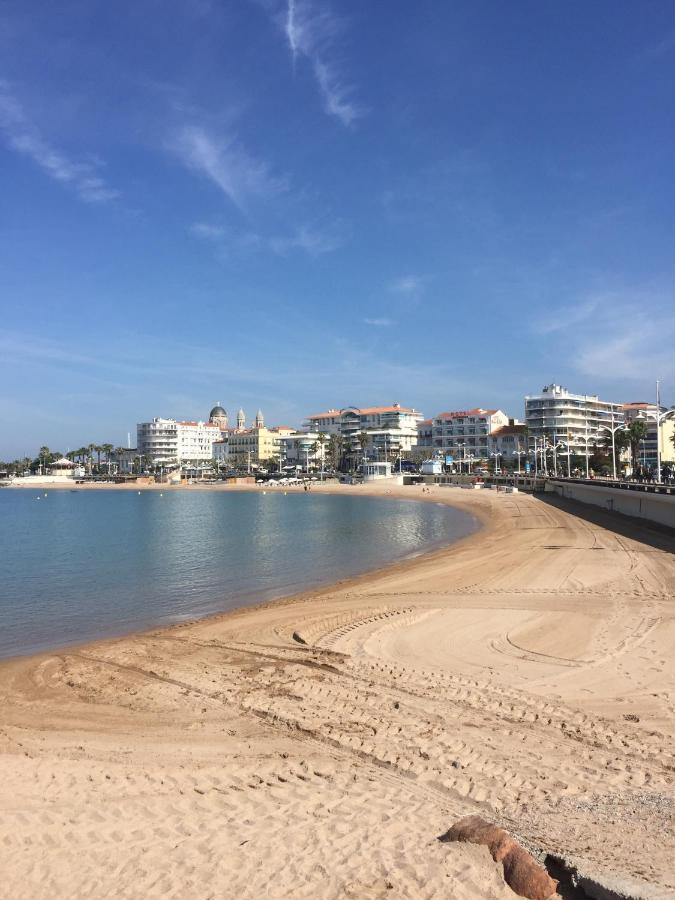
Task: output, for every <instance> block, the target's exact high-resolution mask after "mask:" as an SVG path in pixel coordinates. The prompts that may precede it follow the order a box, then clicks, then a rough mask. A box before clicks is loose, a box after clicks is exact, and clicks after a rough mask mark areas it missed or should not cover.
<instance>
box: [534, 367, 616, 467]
mask: <svg viewBox="0 0 675 900" xmlns="http://www.w3.org/2000/svg"><path fill="white" fill-rule="evenodd" d="M623 420H624V406H623V404H622V403H612V402H610V401H608V400H600V398H599V397H598V396H597V395H595V394H574V393H572V392H571V391H568V390H567V389H566V388H563V387H561V386H560V385H558V384H549V385H547V386H546V387H544V388H542V391H541V393H540V394H536V395H534V396H531V397H525V424H526V425H527V428H528V435H529V443H530V447H531V448H534V447H535V443H536V445H537V446H539V444H540V442H543V443H544V444H548V445H550V446H552V447H553V446H556V447H557V446H560V445H562V444H564V452H567V448H568V447H569V451H570V453H572V454H574V455H579V456H586V454H587V453H588V454H589V455H590V454H592V452H593V445H594V444H601V443H604V441H605V439H606V438H607V437H608V436H609V437H611V434H610V431H609V430H608V429H609V428H611V427H615V426H616V425H618V424H619V423H620V422H622V421H623Z"/></svg>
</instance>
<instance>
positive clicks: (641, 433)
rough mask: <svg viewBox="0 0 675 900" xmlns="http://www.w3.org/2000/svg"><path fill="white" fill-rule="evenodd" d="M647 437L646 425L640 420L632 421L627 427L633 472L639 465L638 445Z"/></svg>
mask: <svg viewBox="0 0 675 900" xmlns="http://www.w3.org/2000/svg"><path fill="white" fill-rule="evenodd" d="M646 435H647V423H646V422H642V421H641V420H640V419H634V420H633V421H632V422H631V423H630V425H629V426H628V440H629V441H630V456H631V464H632V468H633V471H634V472H635V470H636V469H637V467H638V466H639V464H640V443H641V442H642V441H643V440H644V439H645V437H646Z"/></svg>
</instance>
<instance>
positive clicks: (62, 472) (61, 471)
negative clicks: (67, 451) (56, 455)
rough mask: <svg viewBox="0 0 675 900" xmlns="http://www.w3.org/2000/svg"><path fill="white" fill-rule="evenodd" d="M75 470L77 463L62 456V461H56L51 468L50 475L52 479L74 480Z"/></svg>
mask: <svg viewBox="0 0 675 900" xmlns="http://www.w3.org/2000/svg"><path fill="white" fill-rule="evenodd" d="M74 470H75V463H73V462H71V461H70V460H69V459H66V457H65V456H62V457H61V459H57V460H55V461H54V462H53V463H52V464H51V465H50V467H49V474H50V475H51V476H52V478H72V477H73V474H74Z"/></svg>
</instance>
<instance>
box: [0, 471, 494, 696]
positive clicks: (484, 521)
mask: <svg viewBox="0 0 675 900" xmlns="http://www.w3.org/2000/svg"><path fill="white" fill-rule="evenodd" d="M164 487H166V486H165V485H152V486H150V489H152V490H156V489H160V488H164ZM171 487H172V489H173V490H174V491H176V490H178V491H180V490H186V491H190V490H191V489H192V486H187V485H172V486H171ZM349 487H352V486H351V485H350V486H349ZM359 487H360V488H361V489H360V490H358V493H357V492H354V493H351V492H349V496H357V497H364V498H365V497H370V498H373V497H374V498H380V499H385V500H386V499H391V500H407V501H410V502H413V503H415V502H422V503H434V502H435V503H440V504H442V505H443V506H449V507H451V508H454V509H459V510H460V511H463V512H466V510H463V509H461V504H459V505H458V504H457V503H456V502H454V503H453V502H451V501H450V500H446V499H445V498H443V499H440V497H439V496H437V495H436V494H433V495H431V494H419V493H417V490H416V486H415V487H412V486H411V487H408V488H405V487H402V486H395V487H385V486H383V487H382V489H378V488H377V487H373V488H371V489H369V488H368V487H366V488H365V489H363V486H359ZM101 488H103V489H104V490H117V489H119V488H121V489H122V490H127V491H128V490H129V486H128V485H103V486H101V485H79V486H78V488H76V489H84V490H85V491H91V490H100V489H101ZM209 488H211V489H215V490H216V491H218V492H227V491H228V490H232V489H234V491H235V492H237V493H242V492H245V493H258V492H259V491H260V486H253V485H223V486H218V485H200V486H199V488H198V489H199V490H200V491H207V490H208V489H209ZM344 488H345V485H338V484H335V485H322V486H321V487H318V486H317V487H316V488H313V489H312V490H313V491H314V492H315V493H317V494H318V493H320V494H328V495H333V496H336V495H340V494H342V493H343V489H344ZM64 489H69V490H73V488H66V486H65V485H59V486H58V487H57V490H64ZM411 489H412V490H416V493H415V496H410V495H409V494H408V493H406V490H411ZM136 490H138V489H136ZM285 490H290V491H291V492H292V493H298V494H302V493H304V492H303V489H302V487H300V488H298V487H297V486H290V487H289V488H288V489H285ZM439 490H440V491H443V490H447V489H445V488H440V489H439ZM141 491H142V488H141ZM392 491H397V493H392ZM453 491H454V489H453ZM272 493H275V491H272ZM441 496H442V495H441ZM470 515H471V516H472V518H473V519H474V520H475V521H476V522H477V523H478V527H477V528H476V529H475V530H474V531H472V532H471V533H470V534H467V535H464V536H463V537H460V538H456V539H455V540H452V541H450V542H449V543H442V544H440V545H435V546H433V547H432V548H431V549H428V550H420V551H418V552H416V553H414V554H412V555H410V556H408V557H404V558H403V559H400V560H394V561H392V562H389V563H387V564H385V565H376V566H375V567H373V568H372V569H367V570H366V571H364V572H361V573H359V574H357V575H352V576H346V577H345V578H340V579H338V580H337V581H331V582H327V583H325V584H321V583H318V584H315V585H313V586H309V587H307V588H306V589H303V590H301V591H294V592H292V593H289V594H280V595H279V596H278V597H273V598H270V599H267V600H260V601H255V602H253V603H250V604H245V605H242V606H234V607H232V608H231V609H224V610H220V611H218V612H212V613H207V614H206V615H203V616H197V617H194V618H193V617H190V618H187V619H184V620H181V621H179V622H172V623H169V624H160V625H149V626H148V627H142V628H134V629H132V630H131V631H128V632H122V633H121V634H117V635H115V634H111V635H107V636H101V637H97V638H94V639H83V640H81V641H80V640H74V641H73V642H72V643H66V644H56V645H54V646H53V647H49V648H47V649H44V650H38V651H31V650H28V651H26V652H25V653H13V654H11V655H9V656H0V678H1V677H2V667H3V665H5V664H6V663H11V662H13V661H16V660H28V659H37V658H41V657H45V656H50V655H53V654H55V653H66V652H76V651H77V650H84V649H86V648H89V647H91V648H95V647H97V646H100V645H103V644H108V643H110V642H112V641H119V640H126V639H132V638H134V637H142V636H144V635H151V634H156V633H161V632H163V631H171V630H173V629H176V628H184V627H185V626H188V625H192V624H197V623H200V622H209V621H219V620H220V619H222V618H225V617H227V616H231V615H234V614H235V613H238V612H241V611H248V610H250V611H255V610H263V609H267V608H269V607H272V606H276V605H277V604H284V605H285V604H289V603H303V602H311V601H313V600H318V599H319V597H320V596H321V594H323V593H327V592H333V591H335V590H338V589H339V590H347V589H349V588H352V587H357V586H359V585H360V584H363V583H367V582H368V581H369V580H370V579H371V578H376V577H377V576H379V575H384V574H397V573H398V574H402V573H404V572H406V571H407V570H408V569H409V568H410V567H411V566H414V565H416V564H417V563H422V562H424V561H426V560H431V559H435V558H437V557H438V556H440V555H441V554H445V553H447V552H448V551H450V550H451V549H452V548H453V547H455V546H457V545H458V544H460V543H463V542H464V541H467V540H470V539H471V538H474V537H477V536H478V535H480V534H481V532H482V531H483V529H485V528H487V527H488V524H489V519H488V517H487V516H486V515H485V514H483V513H481V514H480V515H477V514H476V513H475V512H474V511H471V513H470ZM226 596H227V595H224V598H223V599H225V598H226Z"/></svg>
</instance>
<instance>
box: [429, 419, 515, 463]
mask: <svg viewBox="0 0 675 900" xmlns="http://www.w3.org/2000/svg"><path fill="white" fill-rule="evenodd" d="M508 425H509V417H508V416H507V415H506V413H504V412H502V411H501V410H500V409H483V408H482V407H475V408H474V409H465V410H458V411H455V412H442V413H439V414H438V415H437V416H434V418H433V419H432V420H431V427H430V430H431V444H430V445H429V444H428V443H425V446H431V449H432V450H433V451H435V452H437V453H442V454H443V455H444V456H452V457H453V460H454V461H456V462H460V461H461V460H462V459H468V458H470V457H473V458H474V459H477V460H478V459H480V460H487V459H488V458H489V455H490V452H494V450H493V449H492V445H491V443H490V436H491V435H493V434H494V433H495V432H497V431H498V430H499V429H504V428H506V427H507V426H508ZM421 437H423V439H424V440H425V442H427V441H428V440H429V426H427V425H425V426H424V428H423V432H422V435H421Z"/></svg>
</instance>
